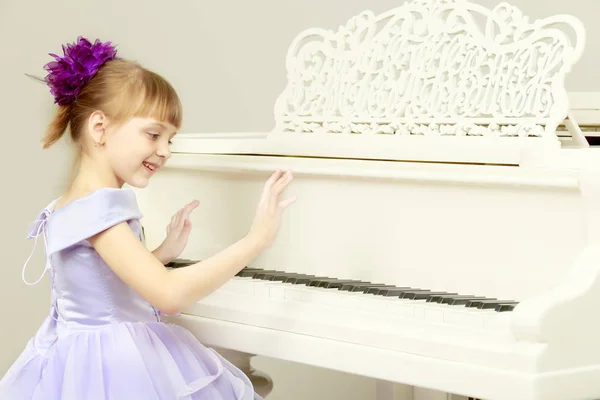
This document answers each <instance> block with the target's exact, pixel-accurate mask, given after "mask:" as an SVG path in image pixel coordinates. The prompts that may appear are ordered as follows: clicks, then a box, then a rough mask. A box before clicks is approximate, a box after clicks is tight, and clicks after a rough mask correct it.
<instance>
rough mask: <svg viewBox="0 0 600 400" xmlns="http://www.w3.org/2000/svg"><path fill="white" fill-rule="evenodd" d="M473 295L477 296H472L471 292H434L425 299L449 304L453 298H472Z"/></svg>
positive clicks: (430, 301)
mask: <svg viewBox="0 0 600 400" xmlns="http://www.w3.org/2000/svg"><path fill="white" fill-rule="evenodd" d="M475 297H477V296H474V295H472V294H447V295H446V294H436V295H432V296H431V297H429V298H427V301H428V302H429V303H440V304H450V303H451V302H452V300H453V299H464V298H468V299H473V298H475Z"/></svg>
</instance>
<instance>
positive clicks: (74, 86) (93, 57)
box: [44, 36, 117, 105]
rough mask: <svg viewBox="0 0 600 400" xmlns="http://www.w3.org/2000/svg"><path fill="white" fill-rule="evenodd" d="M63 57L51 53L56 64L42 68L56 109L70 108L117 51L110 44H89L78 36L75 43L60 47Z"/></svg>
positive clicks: (115, 55)
mask: <svg viewBox="0 0 600 400" xmlns="http://www.w3.org/2000/svg"><path fill="white" fill-rule="evenodd" d="M62 50H63V53H64V55H63V56H57V55H56V54H53V53H50V55H51V56H52V57H54V58H55V60H56V61H51V62H49V63H48V64H46V65H44V69H45V70H46V71H48V75H46V77H45V79H44V80H45V82H46V84H48V86H49V87H50V93H52V95H53V96H54V102H55V103H57V104H59V105H68V104H71V103H72V102H73V101H75V99H76V98H77V95H78V94H79V91H80V90H81V88H82V87H83V85H85V84H86V83H87V82H88V81H89V80H90V79H91V78H92V77H93V76H94V74H95V73H96V72H97V71H98V69H99V68H100V67H101V66H102V65H103V64H104V63H105V62H107V61H110V60H114V59H116V58H117V50H116V49H115V48H114V47H113V46H112V45H111V42H104V43H102V42H101V41H100V40H98V39H96V41H95V42H94V43H93V44H92V43H91V42H90V41H89V40H87V39H86V38H84V37H82V36H79V37H78V38H77V42H75V43H70V44H67V45H66V47H65V45H63V46H62Z"/></svg>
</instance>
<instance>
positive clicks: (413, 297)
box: [403, 292, 458, 300]
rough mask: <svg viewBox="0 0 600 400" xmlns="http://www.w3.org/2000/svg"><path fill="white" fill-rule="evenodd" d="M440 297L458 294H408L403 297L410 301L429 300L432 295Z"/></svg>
mask: <svg viewBox="0 0 600 400" xmlns="http://www.w3.org/2000/svg"><path fill="white" fill-rule="evenodd" d="M436 294H437V295H442V294H458V293H448V292H413V293H410V294H408V295H406V296H404V297H403V298H404V299H410V300H426V299H427V298H429V297H430V296H432V295H436Z"/></svg>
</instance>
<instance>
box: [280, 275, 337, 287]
mask: <svg viewBox="0 0 600 400" xmlns="http://www.w3.org/2000/svg"><path fill="white" fill-rule="evenodd" d="M314 279H330V278H329V277H327V276H312V275H310V276H309V275H306V276H299V277H296V276H291V277H289V278H287V279H286V280H285V281H284V282H285V283H292V284H295V285H306V284H308V283H310V281H312V280H314Z"/></svg>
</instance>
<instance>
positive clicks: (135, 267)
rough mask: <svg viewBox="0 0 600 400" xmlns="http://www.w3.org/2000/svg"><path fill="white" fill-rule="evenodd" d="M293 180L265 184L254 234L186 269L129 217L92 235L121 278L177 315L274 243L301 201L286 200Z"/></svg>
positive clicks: (278, 178) (277, 176)
mask: <svg viewBox="0 0 600 400" xmlns="http://www.w3.org/2000/svg"><path fill="white" fill-rule="evenodd" d="M291 181H292V174H291V173H290V172H288V173H286V174H282V173H281V172H280V171H277V172H275V173H274V174H273V175H272V176H271V177H270V178H269V180H267V182H266V183H265V187H264V189H263V193H262V196H261V199H260V202H259V205H258V209H257V212H256V216H255V219H254V222H253V223H252V226H251V228H250V230H249V233H248V234H247V235H246V236H245V237H243V238H241V239H240V240H239V241H237V242H236V243H234V244H232V245H231V246H229V247H227V248H226V249H224V250H223V251H221V252H219V253H217V254H215V255H214V256H212V257H210V258H208V259H206V260H203V261H201V262H199V263H196V264H192V265H189V266H187V267H185V268H177V269H172V270H168V269H166V268H165V267H164V265H163V264H162V263H161V262H160V261H159V260H158V259H157V258H156V257H155V256H154V255H153V254H152V253H151V252H150V251H148V249H146V247H145V246H144V245H143V243H142V242H141V241H140V240H139V239H138V238H137V237H136V236H135V234H134V233H133V231H132V230H131V229H130V228H129V225H128V224H127V222H122V223H120V224H117V225H115V226H113V227H111V228H109V229H106V230H105V231H103V232H101V233H98V234H97V235H95V236H93V237H91V238H89V239H88V240H89V242H90V243H91V244H92V246H94V248H95V249H96V250H97V251H98V253H99V254H100V256H101V257H102V258H103V260H104V261H105V262H106V263H107V264H108V266H109V267H110V268H111V269H112V270H113V271H114V272H115V274H116V275H117V276H119V278H121V280H123V281H124V282H125V283H126V284H128V285H129V286H130V287H132V288H133V289H134V290H135V291H136V292H137V293H139V294H140V295H141V296H142V297H143V298H144V299H146V301H148V302H149V303H150V304H152V305H154V306H155V307H157V308H158V309H159V310H161V311H162V312H164V313H167V314H176V313H178V312H180V311H181V310H182V309H184V308H186V307H187V306H189V305H190V304H192V303H194V302H196V301H198V300H199V299H201V298H202V297H204V296H206V295H208V294H210V293H211V292H213V291H214V290H216V289H217V288H219V287H220V286H222V285H223V284H224V283H225V282H227V281H228V280H229V279H231V277H233V276H234V275H235V274H236V273H238V272H239V271H240V270H242V269H243V268H244V267H245V266H246V265H248V264H249V263H250V262H251V261H252V260H253V259H254V258H256V256H258V255H259V254H260V253H261V252H262V251H263V250H265V249H267V248H268V247H269V246H270V245H271V243H272V242H273V240H274V239H275V236H276V234H277V231H278V229H279V224H280V220H281V215H282V213H283V211H284V210H285V209H286V208H287V207H288V206H289V205H290V204H292V203H293V202H294V201H295V200H296V198H295V197H293V198H290V199H287V200H283V201H282V200H280V196H281V193H282V192H283V190H284V189H285V188H286V187H287V186H288V185H289V183H290V182H291Z"/></svg>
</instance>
